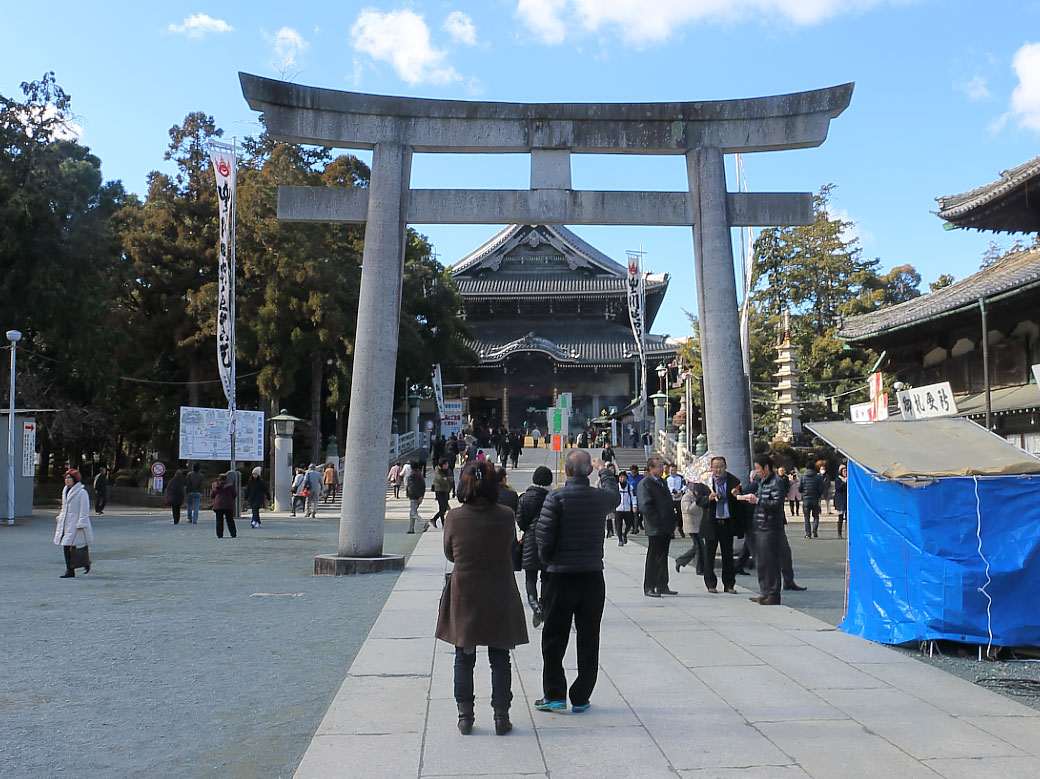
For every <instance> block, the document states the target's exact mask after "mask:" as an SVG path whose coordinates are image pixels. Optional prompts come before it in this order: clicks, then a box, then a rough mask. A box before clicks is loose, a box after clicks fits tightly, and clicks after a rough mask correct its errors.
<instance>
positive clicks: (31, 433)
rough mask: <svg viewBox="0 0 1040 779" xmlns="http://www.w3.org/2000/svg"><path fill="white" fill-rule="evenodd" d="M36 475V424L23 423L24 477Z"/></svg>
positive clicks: (27, 421) (31, 421) (30, 422)
mask: <svg viewBox="0 0 1040 779" xmlns="http://www.w3.org/2000/svg"><path fill="white" fill-rule="evenodd" d="M35 475H36V422H35V421H34V420H31V419H29V420H26V421H24V422H22V476H27V477H29V478H32V477H33V476H35Z"/></svg>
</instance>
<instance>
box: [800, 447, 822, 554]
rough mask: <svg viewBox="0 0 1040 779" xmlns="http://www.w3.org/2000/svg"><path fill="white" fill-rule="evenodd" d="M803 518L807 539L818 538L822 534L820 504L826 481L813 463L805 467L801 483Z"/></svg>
mask: <svg viewBox="0 0 1040 779" xmlns="http://www.w3.org/2000/svg"><path fill="white" fill-rule="evenodd" d="M800 487H801V490H802V516H803V517H804V518H805V537H806V538H818V537H819V534H820V504H821V502H822V500H823V490H824V487H825V485H824V481H823V478H822V477H821V476H820V473H819V471H817V470H816V466H815V465H814V464H813V463H809V464H808V465H806V466H805V470H804V471H802V480H801V482H800Z"/></svg>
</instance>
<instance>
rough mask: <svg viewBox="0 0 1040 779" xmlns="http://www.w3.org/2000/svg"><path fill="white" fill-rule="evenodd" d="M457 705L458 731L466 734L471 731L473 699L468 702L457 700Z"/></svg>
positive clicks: (496, 716) (496, 719) (496, 718)
mask: <svg viewBox="0 0 1040 779" xmlns="http://www.w3.org/2000/svg"><path fill="white" fill-rule="evenodd" d="M458 705H459V733H461V734H462V735H464V736H468V735H469V734H470V733H472V732H473V701H469V702H468V703H463V702H462V701H459V702H458ZM495 721H496V722H497V721H498V715H497V714H496V715H495Z"/></svg>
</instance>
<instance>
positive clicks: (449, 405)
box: [441, 400, 462, 438]
mask: <svg viewBox="0 0 1040 779" xmlns="http://www.w3.org/2000/svg"><path fill="white" fill-rule="evenodd" d="M452 433H454V434H455V435H456V436H461V435H462V401H461V400H446V401H444V414H443V415H442V416H441V435H443V436H444V437H445V438H447V437H448V436H450V435H451V434H452Z"/></svg>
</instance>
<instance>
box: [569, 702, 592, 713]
mask: <svg viewBox="0 0 1040 779" xmlns="http://www.w3.org/2000/svg"><path fill="white" fill-rule="evenodd" d="M591 705H592V704H591V703H583V704H581V705H580V706H571V711H573V712H574V713H575V714H581V713H582V712H583V711H588V710H589V706H591Z"/></svg>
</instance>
